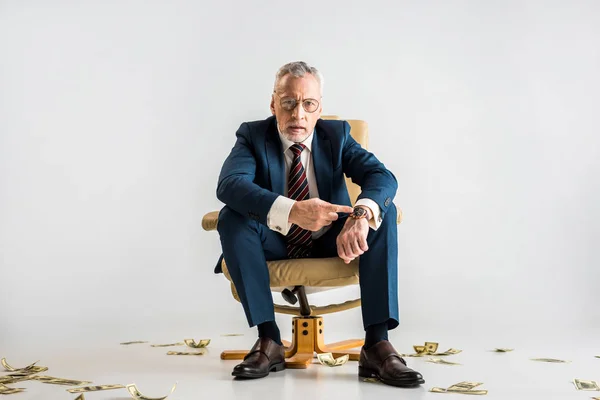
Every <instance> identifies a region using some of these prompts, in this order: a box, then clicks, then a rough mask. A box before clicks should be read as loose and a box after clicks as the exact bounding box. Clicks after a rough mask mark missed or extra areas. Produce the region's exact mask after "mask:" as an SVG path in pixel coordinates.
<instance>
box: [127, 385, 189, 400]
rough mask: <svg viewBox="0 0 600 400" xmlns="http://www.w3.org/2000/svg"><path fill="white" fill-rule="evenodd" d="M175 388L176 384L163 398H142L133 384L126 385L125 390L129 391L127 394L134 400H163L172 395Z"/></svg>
mask: <svg viewBox="0 0 600 400" xmlns="http://www.w3.org/2000/svg"><path fill="white" fill-rule="evenodd" d="M176 387H177V383H176V384H174V385H173V387H172V388H171V392H170V393H169V394H168V395H166V396H163V397H148V396H144V395H143V394H142V393H140V391H139V389H138V388H137V386H136V385H135V383H132V384H129V385H127V390H128V391H129V394H131V397H133V398H134V399H135V400H164V399H166V398H167V397H169V396H170V395H172V394H173V392H174V391H175V388H176Z"/></svg>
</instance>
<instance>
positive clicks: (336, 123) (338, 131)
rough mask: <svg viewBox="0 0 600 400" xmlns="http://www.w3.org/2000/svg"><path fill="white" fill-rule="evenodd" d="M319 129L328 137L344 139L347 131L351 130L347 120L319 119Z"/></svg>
mask: <svg viewBox="0 0 600 400" xmlns="http://www.w3.org/2000/svg"><path fill="white" fill-rule="evenodd" d="M317 130H318V131H320V133H321V135H323V136H324V137H326V138H327V139H330V140H332V139H339V140H343V138H344V137H345V136H346V133H347V132H349V131H350V125H349V124H348V122H347V121H345V120H341V119H338V120H333V119H319V120H318V121H317Z"/></svg>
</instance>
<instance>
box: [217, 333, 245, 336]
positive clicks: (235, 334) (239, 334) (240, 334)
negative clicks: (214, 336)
mask: <svg viewBox="0 0 600 400" xmlns="http://www.w3.org/2000/svg"><path fill="white" fill-rule="evenodd" d="M221 336H244V334H243V333H224V334H222V335H221Z"/></svg>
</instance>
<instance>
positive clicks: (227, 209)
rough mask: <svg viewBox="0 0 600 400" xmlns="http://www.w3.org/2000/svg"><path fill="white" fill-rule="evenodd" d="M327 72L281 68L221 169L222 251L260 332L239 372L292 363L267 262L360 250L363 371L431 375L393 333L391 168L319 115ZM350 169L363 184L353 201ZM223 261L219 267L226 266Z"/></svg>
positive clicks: (395, 377)
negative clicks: (260, 116)
mask: <svg viewBox="0 0 600 400" xmlns="http://www.w3.org/2000/svg"><path fill="white" fill-rule="evenodd" d="M322 85H323V78H322V75H321V73H320V72H319V71H318V70H317V69H316V68H314V67H311V66H309V65H307V64H306V63H305V62H292V63H288V64H286V65H284V66H283V67H281V68H280V69H279V70H278V72H277V74H276V79H275V85H274V89H273V94H272V96H271V105H270V108H271V113H272V114H273V116H271V117H269V118H267V119H265V120H261V121H253V122H245V123H243V124H241V126H240V128H239V129H238V131H237V133H236V136H237V140H236V143H235V145H234V147H233V148H232V150H231V153H230V154H229V156H228V157H227V159H226V160H225V162H224V164H223V167H222V169H221V173H220V176H219V183H218V187H217V197H218V198H219V200H221V201H222V202H223V203H225V206H224V207H223V209H222V210H221V211H220V213H219V219H218V224H217V229H218V232H219V236H220V240H221V246H222V250H223V254H222V257H224V258H225V261H226V262H227V268H228V270H229V273H230V275H231V279H232V281H233V283H234V285H235V287H236V291H237V293H238V294H239V297H240V301H241V303H242V306H243V308H244V312H245V314H246V317H247V320H248V324H249V325H250V326H258V339H257V341H256V343H255V345H254V346H253V347H252V349H251V350H250V352H249V353H248V354H247V355H246V357H245V359H244V361H243V362H242V363H241V364H239V365H237V366H235V368H234V369H233V372H232V375H233V376H236V377H240V378H262V377H265V376H267V375H269V373H270V372H271V371H280V370H282V369H284V368H285V359H284V346H283V345H282V343H281V337H280V333H279V328H278V327H277V324H276V323H275V314H274V309H273V298H272V295H271V290H270V287H269V271H268V269H267V264H266V262H267V261H269V260H280V259H285V258H299V257H333V256H339V257H340V258H341V259H343V260H344V262H346V263H349V262H351V261H352V260H353V259H355V258H356V257H359V256H360V259H359V274H360V290H361V299H362V305H361V307H362V318H363V326H364V328H365V344H364V346H363V347H362V349H361V353H360V361H359V370H358V373H359V375H360V376H375V377H378V378H380V379H381V381H382V382H383V383H386V384H389V385H393V386H401V387H413V386H418V385H420V384H422V383H424V380H423V377H422V376H421V374H420V373H418V372H416V371H414V370H412V369H410V368H409V367H407V365H406V362H405V360H404V359H403V358H401V357H400V355H399V354H398V353H397V352H396V350H395V349H394V347H393V346H392V344H391V343H390V342H389V341H388V330H389V329H394V328H396V327H397V326H398V293H397V286H398V284H397V252H398V244H397V230H396V229H397V228H396V209H395V207H394V204H393V203H392V200H393V199H394V196H395V194H396V190H397V182H396V178H395V177H394V175H393V174H392V173H391V172H390V171H388V170H387V169H386V167H385V166H384V165H383V164H382V163H381V162H380V161H379V160H378V159H377V158H376V157H375V156H374V155H373V154H372V153H369V152H368V151H366V150H365V149H363V148H362V147H361V146H360V145H359V144H358V143H357V142H356V141H354V139H353V138H352V136H350V125H349V124H348V123H347V122H345V121H333V120H322V119H320V116H321V111H322ZM344 174H346V175H347V176H349V177H350V178H351V179H352V181H353V182H355V183H357V184H358V185H359V186H360V187H361V193H360V195H359V196H358V200H357V201H356V204H355V207H354V208H352V207H350V205H351V202H350V198H349V196H348V192H347V189H346V183H345V180H344ZM219 269H220V263H219V264H218V265H217V269H216V272H219Z"/></svg>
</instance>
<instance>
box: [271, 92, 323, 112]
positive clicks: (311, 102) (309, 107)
mask: <svg viewBox="0 0 600 400" xmlns="http://www.w3.org/2000/svg"><path fill="white" fill-rule="evenodd" d="M273 94H274V95H275V96H277V97H279V98H280V101H279V105H280V106H281V108H283V109H284V110H285V111H293V110H295V109H296V107H297V106H298V103H299V102H300V101H298V100H296V99H294V98H293V97H280V96H279V95H278V94H277V93H273ZM302 108H303V109H304V111H306V112H307V113H314V112H315V111H317V109H318V108H319V101H318V100H316V99H304V100H302Z"/></svg>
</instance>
